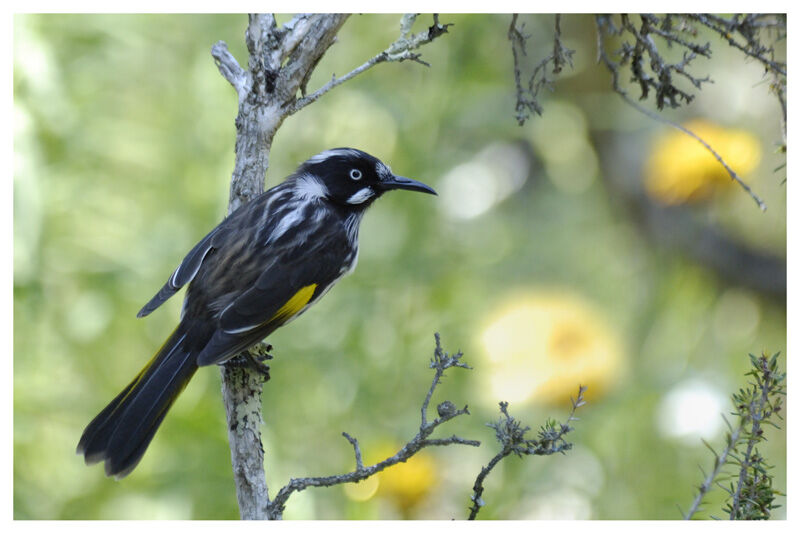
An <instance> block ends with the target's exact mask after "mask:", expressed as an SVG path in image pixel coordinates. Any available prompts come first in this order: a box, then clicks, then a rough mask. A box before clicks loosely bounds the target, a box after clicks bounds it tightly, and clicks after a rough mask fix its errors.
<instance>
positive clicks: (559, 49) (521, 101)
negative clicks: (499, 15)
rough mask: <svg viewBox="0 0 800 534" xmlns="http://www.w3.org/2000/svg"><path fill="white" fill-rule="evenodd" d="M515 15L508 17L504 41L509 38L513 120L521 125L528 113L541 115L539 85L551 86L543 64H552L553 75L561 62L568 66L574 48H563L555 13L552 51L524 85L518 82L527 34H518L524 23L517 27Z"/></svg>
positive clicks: (560, 69)
mask: <svg viewBox="0 0 800 534" xmlns="http://www.w3.org/2000/svg"><path fill="white" fill-rule="evenodd" d="M517 18H518V14H517V13H514V14H513V15H512V16H511V24H510V25H509V27H508V40H509V41H511V53H512V54H513V56H514V84H515V86H516V90H517V104H516V107H515V110H516V112H517V114H516V119H517V123H518V124H519V125H520V126H522V125H523V124H525V121H526V120H528V119H529V118H530V115H531V112H533V113H536V114H537V115H541V114H542V111H543V108H542V105H541V104H540V103H539V99H538V98H539V92H540V91H541V90H542V88H545V87H547V88H552V85H553V80H552V79H550V78H548V77H547V66H548V65H549V64H550V63H552V64H553V70H552V73H553V74H559V73H560V72H561V71H562V70H563V68H564V65H569V66H570V68H572V55H573V54H574V53H575V51H574V50H570V49H569V48H567V47H565V46H564V45H563V44H562V42H561V15H560V14H556V16H555V31H554V34H553V52H552V53H551V54H550V55H548V56H546V57H545V58H544V59H542V60H541V61H539V63H537V64H536V66H535V67H534V68H533V72H532V74H531V75H530V78H529V79H528V84H527V88H525V87H523V85H522V59H521V58H522V57H523V56H527V51H526V49H525V45H526V42H527V40H528V39H529V38H530V35H525V34H523V33H522V30H523V29H524V27H525V25H524V24H523V25H522V26H519V27H518V26H517Z"/></svg>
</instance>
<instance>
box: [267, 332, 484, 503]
mask: <svg viewBox="0 0 800 534" xmlns="http://www.w3.org/2000/svg"><path fill="white" fill-rule="evenodd" d="M434 337H435V339H436V348H435V349H434V356H433V359H432V360H431V364H430V367H431V369H435V372H434V377H433V381H432V382H431V386H430V388H428V392H427V394H426V395H425V400H424V401H423V402H422V414H421V418H420V425H419V432H417V435H416V436H414V437H413V438H411V440H409V441H408V443H406V444H405V445H404V446H403V447H402V448H401V449H400V450H399V451H397V452H396V453H395V454H394V455H393V456H390V457H389V458H386V459H385V460H383V461H381V462H378V463H376V464H373V465H370V466H367V467H365V466H364V464H363V462H362V459H361V448H360V447H359V445H358V440H357V439H355V438H353V437H352V436H350V435H349V434H347V433H346V432H343V433H342V435H343V436H344V437H345V438H346V439H347V441H349V442H350V444H351V445H352V446H353V450H354V452H355V459H356V469H355V470H354V471H350V472H349V473H344V474H341V475H330V476H322V477H307V478H293V479H291V480H290V481H289V483H288V484H287V485H285V486H284V487H282V488H281V489H280V490H279V491H278V494H277V495H276V497H275V499H274V500H273V501H272V502H270V503H269V505H268V509H269V512H268V515H269V518H270V519H281V517H282V516H283V510H284V508H285V506H286V501H287V500H288V499H289V497H290V496H291V495H292V493H294V492H297V491H302V490H304V489H306V488H309V487H328V486H336V485H338V484H346V483H349V482H359V481H361V480H364V479H366V478H369V477H371V476H372V475H374V474H375V473H378V472H380V471H383V470H384V469H386V468H387V467H391V466H393V465H395V464H398V463H400V462H406V461H408V460H409V459H410V458H411V457H412V456H414V455H415V454H416V453H417V452H419V451H420V450H422V449H424V448H425V447H432V446H447V445H470V446H472V447H478V446H480V444H481V443H480V441H475V440H471V439H465V438H461V437H459V436H456V435H453V436H450V437H449V438H440V439H428V437H429V436H430V435H431V434H432V433H433V431H434V430H436V428H438V427H439V426H441V425H442V424H444V423H446V422H448V421H450V420H451V419H454V418H456V417H458V416H460V415H464V414H467V415H469V410H468V409H467V407H466V406H464V407H463V408H462V409H460V410H457V409H455V406H454V405H453V404H452V403H451V402H449V401H445V402H443V403H441V404H439V406H438V410H437V411H438V413H439V417H437V418H436V419H434V420H433V421H431V422H428V420H427V413H426V412H427V408H428V405H429V403H430V400H431V397H432V396H433V392H434V390H435V389H436V386H437V385H438V384H439V383H440V381H441V378H442V376H443V374H444V372H445V370H447V369H449V368H451V367H461V368H463V369H470V367H469V366H468V365H467V364H465V363H462V362H461V361H460V359H461V357H462V356H463V354H462V353H461V352H460V351H459V352H457V353H456V354H454V355H452V356H451V355H449V354H448V353H446V352H444V351H443V350H442V347H441V344H440V339H439V334H438V333H436V334H434Z"/></svg>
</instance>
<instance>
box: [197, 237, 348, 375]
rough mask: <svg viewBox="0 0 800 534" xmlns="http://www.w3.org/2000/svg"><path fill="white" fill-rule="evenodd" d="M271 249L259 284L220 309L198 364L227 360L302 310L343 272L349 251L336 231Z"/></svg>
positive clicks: (256, 283) (257, 282)
mask: <svg viewBox="0 0 800 534" xmlns="http://www.w3.org/2000/svg"><path fill="white" fill-rule="evenodd" d="M272 252H273V254H272V257H271V259H270V261H269V263H268V264H267V265H265V268H264V271H263V272H262V274H261V275H260V276H259V278H258V279H257V280H256V281H255V283H254V284H253V285H251V287H249V288H248V289H247V290H245V291H243V292H242V293H241V294H240V295H239V296H238V297H236V298H235V299H234V300H233V301H232V302H231V303H230V304H228V305H227V306H226V307H225V308H224V309H223V310H222V311H221V312H220V315H219V323H218V324H219V326H218V329H217V331H216V332H215V333H214V336H213V337H212V338H211V340H210V341H209V342H208V344H207V345H206V347H205V348H204V349H203V351H202V352H201V354H200V356H199V357H198V359H197V363H198V365H209V364H212V363H220V362H223V361H225V360H227V359H228V358H230V357H231V356H233V355H235V354H236V353H238V352H240V351H242V350H244V349H246V348H247V347H249V346H250V345H252V344H253V343H256V342H258V341H260V340H261V339H263V338H264V337H266V336H267V335H269V334H270V333H271V332H272V331H274V330H275V329H276V328H278V327H279V326H281V325H283V324H286V323H287V322H289V321H290V320H292V319H293V318H295V317H296V316H297V315H299V314H300V313H302V312H304V311H305V310H306V308H307V307H308V306H309V305H310V304H311V303H313V302H314V301H315V300H316V299H317V298H319V297H320V296H321V295H322V294H324V293H325V292H326V291H327V290H328V289H329V288H330V286H331V285H332V284H333V283H334V282H336V280H337V279H338V278H339V277H340V276H341V275H342V274H343V270H342V266H343V264H344V263H345V257H346V256H347V253H348V249H347V247H346V246H344V243H343V241H342V242H340V241H339V240H338V239H337V238H336V237H334V236H333V235H330V236H328V238H327V239H326V238H325V237H323V236H319V235H315V236H311V237H310V238H309V239H308V240H305V241H299V242H295V243H294V244H293V245H292V246H290V247H286V248H283V249H280V250H274V251H272Z"/></svg>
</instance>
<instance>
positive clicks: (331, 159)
mask: <svg viewBox="0 0 800 534" xmlns="http://www.w3.org/2000/svg"><path fill="white" fill-rule="evenodd" d="M295 176H296V177H297V184H298V188H299V189H300V190H301V192H304V193H306V194H307V195H308V196H315V197H325V198H327V199H328V200H330V201H331V202H334V203H336V204H341V205H344V206H350V207H352V208H361V209H364V208H366V207H367V206H369V204H371V203H372V201H374V200H375V199H376V198H378V197H379V196H381V195H382V194H383V193H385V192H386V191H391V190H392V189H407V190H409V191H420V192H422V193H430V194H432V195H435V194H436V191H434V190H433V188H431V187H429V186H427V185H425V184H423V183H422V182H418V181H416V180H412V179H410V178H405V177H403V176H397V175H396V174H394V173H392V170H391V169H390V168H389V166H388V165H386V164H385V163H383V162H382V161H380V160H379V159H378V158H376V157H374V156H371V155H369V154H367V153H366V152H362V151H361V150H356V149H354V148H334V149H331V150H326V151H325V152H322V153H320V154H317V155H316V156H313V157H311V158H310V159H309V160H308V161H306V162H305V163H303V164H302V165H300V168H299V169H298V170H297V173H296V174H295Z"/></svg>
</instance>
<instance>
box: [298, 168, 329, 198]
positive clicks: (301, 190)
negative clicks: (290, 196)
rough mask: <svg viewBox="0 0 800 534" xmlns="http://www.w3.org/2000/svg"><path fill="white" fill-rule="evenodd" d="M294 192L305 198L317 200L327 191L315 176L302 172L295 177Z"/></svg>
mask: <svg viewBox="0 0 800 534" xmlns="http://www.w3.org/2000/svg"><path fill="white" fill-rule="evenodd" d="M295 194H296V195H297V196H299V197H301V198H305V199H307V200H318V199H320V198H324V197H325V196H326V195H327V194H328V191H327V189H325V186H324V185H323V184H322V182H320V181H319V180H318V179H317V178H316V177H314V176H312V175H310V174H304V175H303V176H301V177H299V178H298V179H297V183H296V185H295Z"/></svg>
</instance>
